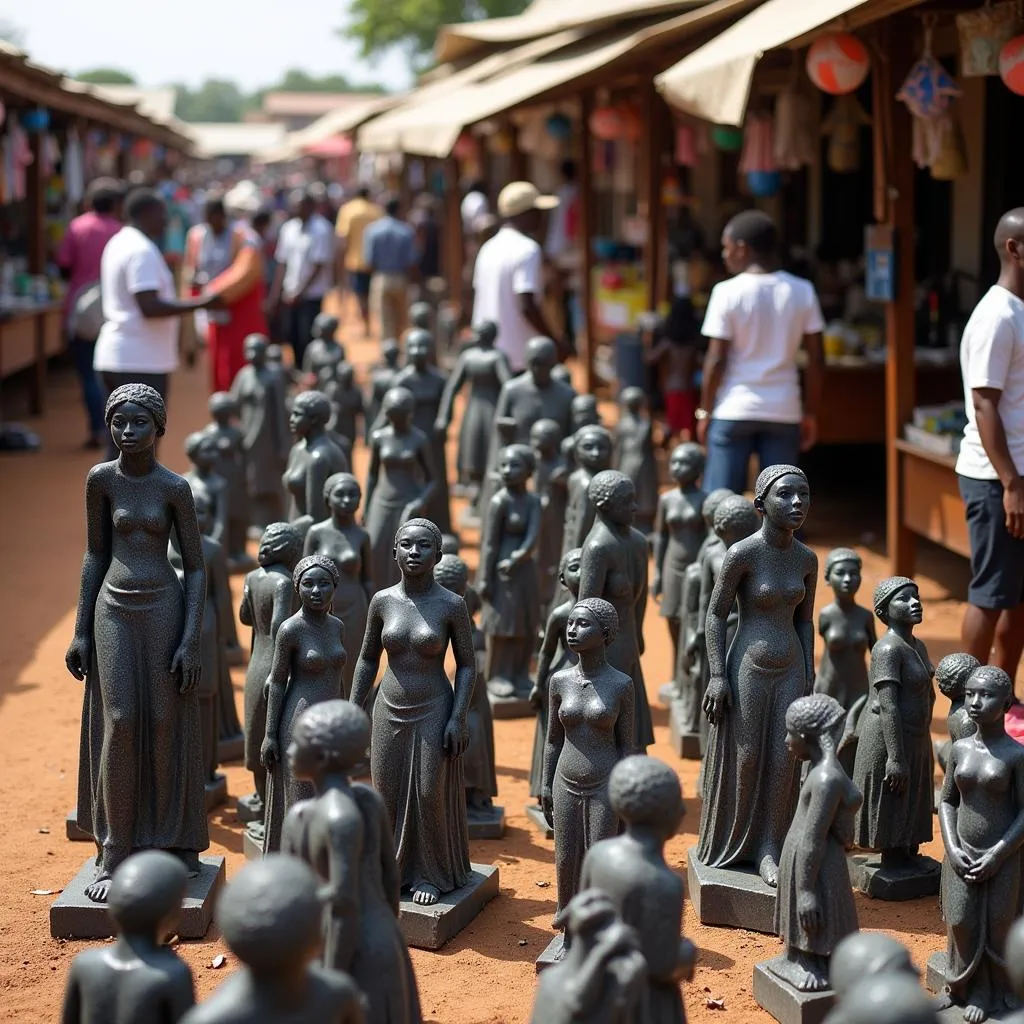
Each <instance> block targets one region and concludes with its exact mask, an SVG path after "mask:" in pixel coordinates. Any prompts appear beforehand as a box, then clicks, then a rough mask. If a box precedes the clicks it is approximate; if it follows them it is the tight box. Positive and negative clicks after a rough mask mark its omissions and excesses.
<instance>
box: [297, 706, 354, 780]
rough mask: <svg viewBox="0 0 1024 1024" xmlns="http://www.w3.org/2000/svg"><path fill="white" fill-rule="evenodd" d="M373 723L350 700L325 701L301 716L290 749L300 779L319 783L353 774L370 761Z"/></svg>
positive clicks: (309, 708) (308, 709)
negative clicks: (338, 774) (330, 776)
mask: <svg viewBox="0 0 1024 1024" xmlns="http://www.w3.org/2000/svg"><path fill="white" fill-rule="evenodd" d="M369 746H370V719H369V717H368V716H367V714H366V712H365V711H364V710H363V709H362V708H360V707H357V706H356V705H355V704H353V703H352V702H351V701H347V700H325V701H321V702H320V703H318V704H313V705H312V706H311V707H308V708H307V709H306V710H305V711H303V712H302V714H301V715H299V717H298V719H297V720H296V722H295V728H294V729H293V730H292V741H291V743H290V744H289V746H288V751H287V755H288V763H289V764H290V765H291V767H292V772H293V773H294V774H295V777H296V778H299V779H306V780H309V781H311V782H315V781H316V780H317V779H319V778H322V777H323V776H324V775H326V774H329V773H334V772H350V771H351V770H352V769H353V768H355V767H356V765H358V764H360V763H362V761H364V760H365V758H366V751H367V749H368V748H369Z"/></svg>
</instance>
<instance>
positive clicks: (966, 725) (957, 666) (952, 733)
mask: <svg viewBox="0 0 1024 1024" xmlns="http://www.w3.org/2000/svg"><path fill="white" fill-rule="evenodd" d="M980 665H981V662H980V661H978V659H977V658H975V657H974V656H973V655H971V654H965V653H963V652H958V653H955V654H947V655H946V656H945V657H944V658H943V659H942V661H940V662H939V663H938V665H937V666H936V667H935V685H936V686H937V687H938V688H939V692H940V693H941V694H942V695H943V696H944V697H946V699H947V700H948V701H949V713H948V714H947V715H946V729H947V730H948V732H949V739H948V740H946V742H945V743H943V744H942V746H941V747H939V749H938V751H937V758H938V761H939V765H940V767H941V768H942V770H943V771H945V770H946V765H947V763H948V761H949V752H950V750H951V749H952V748H953V744H954V743H956V741H957V740H962V739H963V738H964V737H966V736H970V735H971V734H972V733H973V732H974V731H975V725H974V722H972V721H971V717H970V715H968V714H967V707H966V705H965V695H966V693H967V680H968V679H970V677H971V673H972V672H973V671H974V670H975V669H976V668H978V667H979V666H980Z"/></svg>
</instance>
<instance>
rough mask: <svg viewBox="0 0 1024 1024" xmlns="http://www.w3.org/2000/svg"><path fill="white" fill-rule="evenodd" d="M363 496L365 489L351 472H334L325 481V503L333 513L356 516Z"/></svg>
mask: <svg viewBox="0 0 1024 1024" xmlns="http://www.w3.org/2000/svg"><path fill="white" fill-rule="evenodd" d="M362 497H363V489H362V488H361V487H360V486H359V481H358V480H357V479H356V478H355V477H354V476H353V475H352V474H351V473H332V474H331V475H330V476H329V477H328V478H327V479H326V480H325V481H324V504H325V505H326V506H327V508H328V510H329V511H330V512H331V513H332V514H333V515H339V516H345V517H351V516H354V515H355V514H356V511H357V510H358V509H359V502H360V501H361V500H362Z"/></svg>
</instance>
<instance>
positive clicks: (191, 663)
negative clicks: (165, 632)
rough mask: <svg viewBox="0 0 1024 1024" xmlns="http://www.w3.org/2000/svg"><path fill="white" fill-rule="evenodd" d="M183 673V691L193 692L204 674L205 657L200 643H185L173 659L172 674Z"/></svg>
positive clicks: (181, 688)
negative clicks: (200, 651)
mask: <svg viewBox="0 0 1024 1024" xmlns="http://www.w3.org/2000/svg"><path fill="white" fill-rule="evenodd" d="M179 672H180V673H181V687H180V692H181V693H191V692H192V691H193V690H194V689H195V688H196V687H197V686H198V685H199V681H200V679H201V678H202V675H203V658H202V655H201V654H200V653H199V645H198V644H193V643H188V642H186V643H183V644H182V645H181V646H180V647H179V648H178V649H177V650H176V651H175V652H174V657H173V658H172V659H171V674H172V675H176V674H178V673H179Z"/></svg>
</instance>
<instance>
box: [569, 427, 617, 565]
mask: <svg viewBox="0 0 1024 1024" xmlns="http://www.w3.org/2000/svg"><path fill="white" fill-rule="evenodd" d="M572 451H573V454H574V459H575V463H576V468H575V469H574V470H573V471H572V472H571V473H570V474H569V484H568V489H569V494H568V501H567V503H566V508H565V530H564V532H563V533H562V554H563V555H564V554H565V553H566V551H571V550H572V549H573V548H580V547H583V542H584V541H585V540H586V539H587V534H588V533H590V528H591V527H592V526H593V525H594V517H595V515H596V511H595V509H594V503H593V502H592V501H591V500H590V496H589V494H588V488H589V487H590V481H591V480H593V479H594V477H595V476H596V475H597V474H598V473H603V472H604V471H605V470H607V469H609V468H610V467H611V464H612V435H611V434H609V433H608V431H607V430H605V428H604V427H601V426H596V425H595V426H589V427H581V428H580V429H579V430H578V431H577V432H576V433H575V434H573V436H572Z"/></svg>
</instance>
